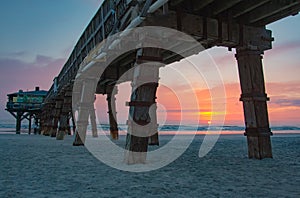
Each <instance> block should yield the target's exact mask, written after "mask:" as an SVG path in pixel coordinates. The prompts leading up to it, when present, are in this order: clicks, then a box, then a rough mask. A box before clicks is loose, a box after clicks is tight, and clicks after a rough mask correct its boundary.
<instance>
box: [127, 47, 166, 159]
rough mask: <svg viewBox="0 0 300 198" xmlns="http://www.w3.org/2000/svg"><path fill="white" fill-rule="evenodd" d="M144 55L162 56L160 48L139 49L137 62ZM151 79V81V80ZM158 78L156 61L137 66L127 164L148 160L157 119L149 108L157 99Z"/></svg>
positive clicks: (129, 122) (129, 127) (128, 134)
mask: <svg viewBox="0 0 300 198" xmlns="http://www.w3.org/2000/svg"><path fill="white" fill-rule="evenodd" d="M143 56H146V57H160V50H158V49H142V50H139V51H138V56H137V62H139V58H141V59H142V57H143ZM150 64H151V65H150ZM160 66H161V65H160ZM150 79H151V81H150V82H149V80H150ZM158 79H159V66H158V65H155V63H153V62H152V63H144V64H143V65H136V66H135V68H134V78H133V81H132V94H131V104H132V105H131V106H130V108H129V118H128V122H127V124H128V133H127V138H126V146H125V149H126V152H125V162H126V163H127V164H143V163H145V162H146V156H147V151H148V144H149V137H150V136H152V135H153V131H151V129H152V122H153V121H155V120H153V118H151V115H150V112H149V110H150V107H151V106H150V105H151V104H154V103H155V100H156V90H157V86H158ZM144 80H145V81H144ZM139 103H145V104H146V103H147V104H149V105H148V106H145V105H139ZM155 124H157V123H155Z"/></svg>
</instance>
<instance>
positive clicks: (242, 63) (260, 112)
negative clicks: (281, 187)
mask: <svg viewBox="0 0 300 198" xmlns="http://www.w3.org/2000/svg"><path fill="white" fill-rule="evenodd" d="M236 58H237V61H238V68H239V76H240V83H241V90H242V95H241V99H240V100H241V101H242V102H243V107H244V117H245V125H246V132H245V135H246V136H247V141H248V155H249V158H256V159H263V158H272V148H271V140H270V136H271V135H272V133H271V130H270V127H269V118H268V109H267V101H268V100H269V98H268V97H267V94H266V91H265V82H264V75H263V65H262V56H261V52H260V51H254V50H248V49H237V54H236Z"/></svg>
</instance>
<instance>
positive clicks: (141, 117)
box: [40, 0, 300, 163]
mask: <svg viewBox="0 0 300 198" xmlns="http://www.w3.org/2000/svg"><path fill="white" fill-rule="evenodd" d="M299 11H300V1H299V0H172V1H168V0H156V1H155V0H145V1H134V0H129V1H128V0H113V1H111V0H105V1H104V2H103V4H102V5H101V7H100V8H99V10H98V11H97V13H96V14H95V16H94V17H93V18H92V20H91V21H90V23H89V24H88V26H87V28H86V29H85V31H84V32H83V34H82V35H81V37H80V39H79V40H78V42H77V44H76V45H75V47H74V49H73V51H72V53H71V54H70V57H69V58H68V59H67V61H66V63H65V65H64V66H63V68H62V70H61V71H60V73H59V75H58V76H57V77H55V78H54V81H53V85H52V87H51V88H50V89H49V91H48V94H47V96H46V98H45V100H44V105H43V108H42V113H41V118H40V125H41V131H42V134H44V135H49V136H52V137H56V138H57V139H63V137H64V135H66V134H70V129H69V128H70V124H69V122H70V120H72V121H73V124H74V125H76V130H75V140H74V145H84V141H85V133H86V128H87V124H88V119H90V120H91V122H92V126H93V135H94V136H96V135H97V129H96V127H95V123H96V122H95V112H94V104H93V102H94V94H95V93H96V94H104V95H106V96H107V101H108V108H109V112H108V116H109V121H110V130H111V135H112V138H113V139H117V138H118V126H117V120H116V116H115V111H116V109H115V94H116V92H114V91H113V90H114V88H115V87H116V86H117V85H118V83H119V82H120V81H119V80H120V77H121V76H122V75H123V74H124V73H126V72H127V71H129V70H131V69H132V70H133V71H135V73H137V76H136V75H131V76H128V77H127V79H122V82H123V81H131V82H132V86H133V93H132V96H131V101H130V102H129V103H128V105H129V106H130V110H129V114H130V118H131V119H129V120H128V135H127V143H126V149H127V150H128V151H129V152H132V153H129V155H128V156H127V159H128V161H127V162H128V163H143V162H144V161H145V157H146V156H145V155H143V154H139V153H145V152H147V148H148V144H151V145H158V144H159V140H158V133H157V123H155V124H151V127H149V130H150V131H151V135H148V136H147V135H146V136H145V137H144V136H143V137H140V136H137V135H134V130H135V129H134V127H132V126H134V124H137V125H146V124H149V123H150V122H155V115H156V112H155V111H154V112H153V110H150V106H152V105H155V104H156V100H155V99H156V89H157V87H158V76H159V67H158V66H154V67H153V68H152V69H151V72H150V73H151V74H149V72H139V71H137V70H138V69H137V68H140V67H139V65H141V64H144V63H151V62H153V61H155V62H161V63H164V64H169V63H172V62H174V61H178V60H180V59H182V58H183V57H182V56H180V55H179V54H176V53H173V52H170V51H168V50H164V49H158V48H157V49H155V48H143V47H140V48H137V49H135V50H131V51H128V52H126V53H123V55H122V56H119V57H118V58H117V59H115V60H110V56H109V54H112V53H114V50H120V48H122V46H126V42H122V38H121V37H122V34H121V35H120V36H119V37H120V39H119V40H118V39H110V40H109V39H107V38H109V37H110V36H112V35H114V34H116V33H119V32H122V31H125V33H124V34H126V32H129V30H130V29H131V28H135V27H147V26H160V27H164V28H172V29H176V30H178V31H181V32H183V33H186V34H188V35H190V36H192V37H193V38H194V39H195V40H196V41H198V42H199V43H200V44H201V45H202V46H203V47H204V48H205V49H208V48H211V47H214V46H223V47H227V48H228V49H229V50H231V49H233V48H235V49H236V59H237V62H238V70H239V77H240V84H241V92H242V94H241V98H240V100H241V101H242V102H243V107H244V119H245V127H246V130H245V135H246V136H247V140H248V154H249V158H256V159H262V158H272V148H271V140H270V136H271V135H272V132H271V130H270V127H269V119H268V109H267V101H268V100H269V98H268V97H267V94H266V91H265V82H264V75H263V67H262V66H263V65H262V57H263V53H264V51H266V50H270V49H271V48H272V41H273V40H274V39H273V37H272V32H271V31H270V30H267V29H266V25H267V24H270V23H272V22H275V21H277V20H280V19H282V18H285V17H288V16H290V15H296V14H298V12H299ZM112 38H114V37H112ZM104 40H105V42H102V41H104ZM154 42H155V41H154ZM127 44H128V43H127ZM189 50H190V49H185V51H186V52H187V53H188V54H190V55H193V54H195V53H197V50H196V51H195V49H193V50H190V52H189ZM198 52H199V51H198ZM106 63H107V64H108V67H106V68H104V71H103V72H102V74H101V75H100V76H97V75H96V74H95V72H92V71H93V67H101V64H103V65H104V64H106ZM83 76H84V77H83ZM91 76H92V78H89V77H91ZM95 77H97V78H98V79H97V81H95V79H93V78H95ZM139 78H150V79H151V83H147V84H139V82H138V79H139ZM78 79H81V80H79V81H78ZM76 80H77V82H79V84H76V85H74V82H75V81H76ZM91 92H92V94H89V93H91ZM76 94H77V97H78V98H77V103H78V104H74V101H73V100H74V96H75V97H76ZM72 95H73V97H72ZM83 95H86V97H82V96H83ZM72 103H73V110H74V105H75V106H76V105H77V107H78V108H77V109H76V110H77V111H78V120H75V119H74V116H73V112H72ZM151 109H152V108H151ZM154 109H155V108H154ZM150 114H151V115H154V117H153V116H151V118H152V120H151V119H149V117H150ZM241 119H242V118H241ZM148 132H149V131H148ZM148 132H145V134H147V133H148ZM149 134H150V133H149Z"/></svg>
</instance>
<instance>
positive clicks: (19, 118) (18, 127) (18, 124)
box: [16, 111, 23, 134]
mask: <svg viewBox="0 0 300 198" xmlns="http://www.w3.org/2000/svg"><path fill="white" fill-rule="evenodd" d="M16 116H17V119H16V134H21V123H22V116H23V112H20V111H19V112H17V115H16Z"/></svg>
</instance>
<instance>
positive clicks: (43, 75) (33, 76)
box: [0, 52, 65, 118]
mask: <svg viewBox="0 0 300 198" xmlns="http://www.w3.org/2000/svg"><path fill="white" fill-rule="evenodd" d="M18 54H19V55H20V54H21V55H24V53H23V52H22V53H21V52H19V53H18ZM64 62H65V60H64V59H54V58H51V57H47V56H42V55H37V56H36V59H35V61H33V62H31V63H30V62H26V61H23V60H21V59H18V58H0V68H1V73H0V84H1V86H0V103H1V106H0V108H1V111H0V117H4V118H6V117H7V116H8V114H6V113H4V112H3V110H4V108H5V103H6V100H7V98H6V95H7V94H8V93H11V92H16V91H18V90H19V89H23V90H27V89H28V90H32V89H34V87H35V86H40V87H41V89H44V90H48V89H49V88H50V86H51V84H52V80H53V78H54V77H55V76H56V75H57V74H58V73H59V71H60V69H61V67H62V66H63V64H64Z"/></svg>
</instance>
